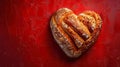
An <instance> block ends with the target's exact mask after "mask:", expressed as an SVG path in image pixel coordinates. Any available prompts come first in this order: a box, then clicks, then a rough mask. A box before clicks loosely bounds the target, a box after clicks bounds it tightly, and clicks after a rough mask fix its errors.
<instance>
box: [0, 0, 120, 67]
mask: <svg viewBox="0 0 120 67" xmlns="http://www.w3.org/2000/svg"><path fill="white" fill-rule="evenodd" d="M62 7H67V8H70V9H72V10H73V11H74V12H75V13H76V14H79V13H80V12H82V11H84V10H94V11H96V12H97V13H99V14H100V16H101V17H102V20H103V26H102V31H101V33H100V36H99V38H98V40H97V42H96V43H95V45H94V46H93V47H92V48H91V49H89V51H88V52H86V53H85V54H84V55H83V56H81V57H80V58H78V59H74V60H73V59H70V58H67V57H66V56H65V54H64V53H63V52H62V50H61V49H60V48H59V47H58V45H57V44H56V42H55V41H54V39H53V37H52V34H51V31H50V27H49V22H50V17H51V15H52V14H53V13H54V12H55V11H56V10H57V9H59V8H62ZM119 19H120V0H0V67H120V39H119V38H120V20H119Z"/></svg>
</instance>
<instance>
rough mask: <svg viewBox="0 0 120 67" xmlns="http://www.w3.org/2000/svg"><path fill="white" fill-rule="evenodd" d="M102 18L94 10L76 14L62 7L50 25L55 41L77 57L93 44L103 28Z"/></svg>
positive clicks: (72, 55) (68, 53) (65, 50)
mask: <svg viewBox="0 0 120 67" xmlns="http://www.w3.org/2000/svg"><path fill="white" fill-rule="evenodd" d="M101 26H102V19H101V17H100V16H99V15H98V14H97V13H95V12H94V11H84V12H83V13H80V14H79V15H75V14H74V13H73V11H72V10H70V9H68V8H61V9H59V10H57V12H56V13H55V14H54V15H53V16H52V17H51V21H50V27H51V31H52V34H53V37H54V39H55V41H56V42H57V43H58V45H59V46H60V48H61V49H62V50H63V51H64V53H65V54H66V55H67V56H68V57H70V58H77V57H79V56H80V55H82V54H83V52H85V51H86V50H87V49H88V48H89V47H90V46H92V45H93V44H94V43H95V41H96V39H97V37H98V34H99V32H100V30H101Z"/></svg>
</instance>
